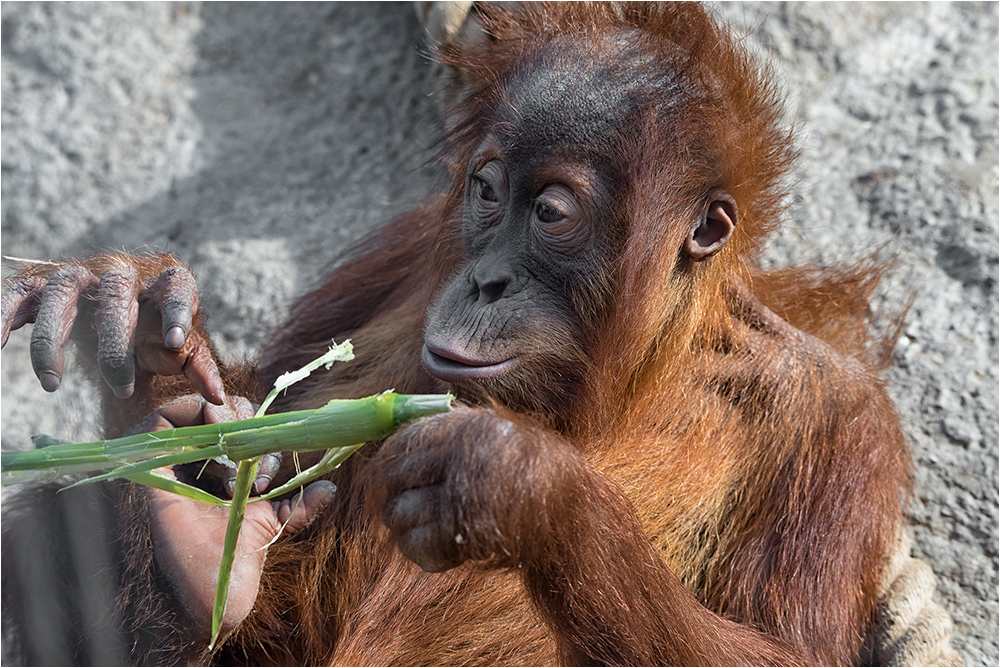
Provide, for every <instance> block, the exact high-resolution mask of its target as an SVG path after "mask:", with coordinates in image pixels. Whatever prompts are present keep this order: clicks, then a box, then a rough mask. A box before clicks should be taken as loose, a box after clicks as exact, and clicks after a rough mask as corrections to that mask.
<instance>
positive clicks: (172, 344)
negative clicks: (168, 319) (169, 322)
mask: <svg viewBox="0 0 1000 668" xmlns="http://www.w3.org/2000/svg"><path fill="white" fill-rule="evenodd" d="M185 338H187V337H186V336H185V334H184V329H183V328H181V326H180V325H174V326H173V327H171V328H170V329H168V330H167V333H166V334H164V335H163V345H165V346H166V347H167V348H174V349H177V348H180V347H181V346H183V345H184V339H185Z"/></svg>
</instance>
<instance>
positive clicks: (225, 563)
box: [208, 457, 260, 651]
mask: <svg viewBox="0 0 1000 668" xmlns="http://www.w3.org/2000/svg"><path fill="white" fill-rule="evenodd" d="M259 465H260V457H255V458H253V459H245V460H243V461H241V462H240V463H239V468H237V470H236V487H235V489H233V500H232V505H230V507H229V523H228V524H227V525H226V540H225V543H224V545H223V548H222V563H221V564H219V579H218V581H217V582H216V585H215V604H214V605H213V606H212V638H211V640H209V643H208V649H209V651H211V650H212V649H214V648H215V642H216V641H217V640H218V639H219V632H220V631H221V630H222V617H223V615H224V614H225V612H226V601H227V599H228V598H229V581H230V579H231V578H232V575H233V562H234V561H235V560H236V548H237V546H238V543H239V538H240V530H241V529H242V528H243V515H244V513H245V512H246V507H247V499H248V498H249V496H250V489H251V487H252V486H253V482H254V479H255V478H256V477H257V467H258V466H259Z"/></svg>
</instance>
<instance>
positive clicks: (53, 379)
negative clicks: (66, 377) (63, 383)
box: [38, 371, 60, 392]
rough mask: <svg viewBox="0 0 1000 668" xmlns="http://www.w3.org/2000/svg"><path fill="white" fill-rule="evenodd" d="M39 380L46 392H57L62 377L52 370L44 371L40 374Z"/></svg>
mask: <svg viewBox="0 0 1000 668" xmlns="http://www.w3.org/2000/svg"><path fill="white" fill-rule="evenodd" d="M38 380H39V382H41V384H42V389H43V390H45V391H46V392H55V391H56V390H58V389H59V382H60V378H59V376H57V375H56V374H55V373H54V372H52V371H42V372H41V373H40V374H38Z"/></svg>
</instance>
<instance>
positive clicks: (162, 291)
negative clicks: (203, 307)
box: [150, 266, 198, 350]
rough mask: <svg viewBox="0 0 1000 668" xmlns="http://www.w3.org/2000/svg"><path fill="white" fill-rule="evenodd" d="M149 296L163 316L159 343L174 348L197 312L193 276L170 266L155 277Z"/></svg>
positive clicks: (179, 345) (183, 336)
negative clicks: (161, 340)
mask: <svg viewBox="0 0 1000 668" xmlns="http://www.w3.org/2000/svg"><path fill="white" fill-rule="evenodd" d="M150 296H151V298H152V300H153V301H154V302H155V303H156V305H157V306H158V307H159V309H160V314H161V315H162V316H163V330H162V332H163V344H164V345H165V346H166V347H167V348H171V349H173V350H177V349H178V348H180V347H181V346H183V345H184V341H186V340H187V337H188V334H189V333H190V332H191V327H192V322H193V320H194V314H195V313H196V312H197V311H198V286H197V283H196V282H195V280H194V276H192V275H191V272H190V271H188V270H187V269H186V268H184V267H181V266H177V267H171V268H170V269H167V270H166V271H164V272H163V273H162V274H160V276H159V278H157V279H156V282H155V283H154V284H153V286H152V288H151V294H150Z"/></svg>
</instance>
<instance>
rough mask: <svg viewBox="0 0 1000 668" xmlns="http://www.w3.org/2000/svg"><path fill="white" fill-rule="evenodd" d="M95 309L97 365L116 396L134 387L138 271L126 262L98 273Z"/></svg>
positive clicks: (122, 396) (137, 317)
mask: <svg viewBox="0 0 1000 668" xmlns="http://www.w3.org/2000/svg"><path fill="white" fill-rule="evenodd" d="M98 294H99V302H98V303H99V304H100V310H99V311H98V313H97V368H98V369H100V371H101V376H102V377H103V378H104V382H106V383H107V384H108V386H109V387H110V388H111V389H112V391H113V392H114V393H115V396H116V397H118V398H119V399H126V398H128V397H130V396H132V392H133V391H134V389H135V356H134V354H133V350H134V346H135V326H136V323H137V322H138V320H139V303H138V301H137V300H136V297H137V296H138V294H139V274H138V272H137V271H136V270H135V268H134V267H132V266H130V265H126V264H122V265H119V266H117V267H113V268H112V269H109V270H108V271H106V272H105V273H104V275H103V276H101V283H100V289H99V291H98Z"/></svg>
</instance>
